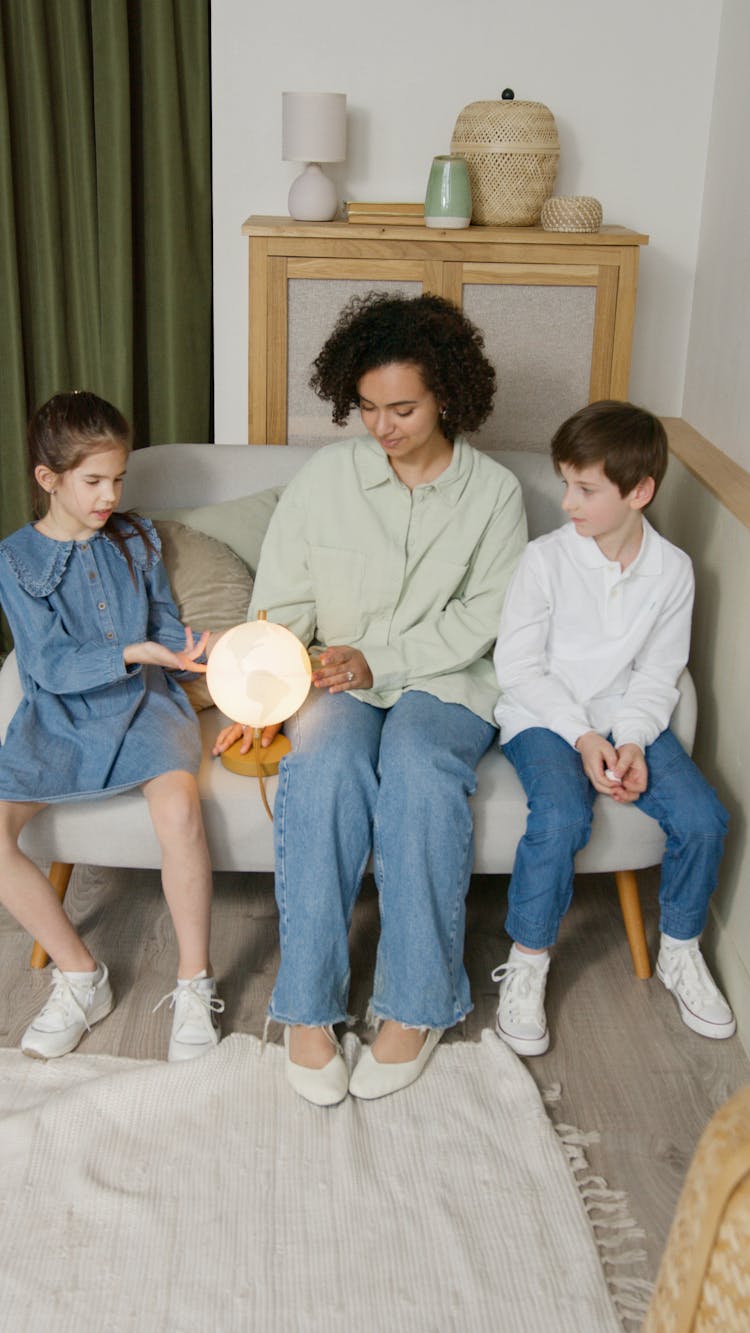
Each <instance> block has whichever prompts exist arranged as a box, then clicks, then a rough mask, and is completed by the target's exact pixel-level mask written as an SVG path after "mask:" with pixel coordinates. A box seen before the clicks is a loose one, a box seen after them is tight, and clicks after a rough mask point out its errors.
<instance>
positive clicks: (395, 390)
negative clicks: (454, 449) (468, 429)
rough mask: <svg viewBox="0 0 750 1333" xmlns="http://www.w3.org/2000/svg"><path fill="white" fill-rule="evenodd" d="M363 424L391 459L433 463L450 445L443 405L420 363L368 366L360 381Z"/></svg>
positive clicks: (394, 463) (395, 462) (399, 362)
mask: <svg viewBox="0 0 750 1333" xmlns="http://www.w3.org/2000/svg"><path fill="white" fill-rule="evenodd" d="M357 392H358V393H359V412H360V416H361V417H362V422H363V425H364V426H365V427H366V429H367V430H368V431H369V433H370V435H372V437H373V439H375V440H377V442H378V444H379V445H380V446H381V448H382V449H384V450H385V453H386V454H387V455H388V457H389V458H390V459H391V461H392V463H393V465H394V467H395V468H396V471H398V464H399V463H400V462H405V461H408V462H409V463H416V464H419V463H424V464H427V463H429V462H430V461H431V460H432V459H433V458H435V457H437V456H439V455H440V454H441V453H442V452H443V451H444V450H445V449H446V447H448V442H447V440H446V439H445V436H444V435H443V432H442V430H441V427H440V408H439V405H438V403H437V401H436V399H435V395H434V394H432V393H430V391H429V389H427V388H426V387H425V383H424V380H423V379H422V376H421V374H420V371H419V369H418V367H417V366H414V365H411V364H410V363H409V362H402V361H394V362H391V364H390V365H387V366H378V368H377V370H368V371H367V374H366V375H363V376H362V378H361V380H360V381H359V384H358V385H357Z"/></svg>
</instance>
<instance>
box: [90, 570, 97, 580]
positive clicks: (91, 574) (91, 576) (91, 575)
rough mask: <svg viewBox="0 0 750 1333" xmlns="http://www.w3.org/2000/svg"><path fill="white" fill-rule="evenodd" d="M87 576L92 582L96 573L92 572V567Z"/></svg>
mask: <svg viewBox="0 0 750 1333" xmlns="http://www.w3.org/2000/svg"><path fill="white" fill-rule="evenodd" d="M89 578H90V579H91V582H92V583H93V582H94V581H95V579H96V574H95V573H94V571H93V569H92V570H91V572H90V573H89Z"/></svg>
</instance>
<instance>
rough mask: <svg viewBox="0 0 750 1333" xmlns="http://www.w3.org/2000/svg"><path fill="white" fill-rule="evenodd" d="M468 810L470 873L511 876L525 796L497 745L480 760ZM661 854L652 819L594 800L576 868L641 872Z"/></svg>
mask: <svg viewBox="0 0 750 1333" xmlns="http://www.w3.org/2000/svg"><path fill="white" fill-rule="evenodd" d="M472 809H473V812H474V872H475V874H478V875H486V874H497V873H501V874H510V871H511V870H512V869H513V860H514V857H515V849H516V846H517V844H518V842H519V840H520V839H521V838H522V837H523V835H524V832H525V829H526V798H525V795H524V790H523V787H522V786H521V783H520V781H519V779H518V776H517V774H516V771H515V769H514V768H513V765H512V764H511V763H509V761H508V760H507V759H506V758H505V756H504V755H503V754H502V753H501V751H500V749H499V747H498V746H496V745H494V746H492V747H491V748H490V749H489V750H488V751H487V753H486V754H485V755H484V757H483V758H482V759H481V760H480V763H479V767H478V768H477V791H476V794H475V795H474V796H473V797H472ZM663 852H664V834H663V833H662V831H661V829H660V828H659V825H658V824H657V823H656V821H655V820H653V819H650V818H649V816H648V815H644V814H643V812H642V811H641V810H635V809H634V808H633V806H630V805H622V806H621V805H616V804H615V802H614V801H612V800H610V799H609V797H607V796H597V798H596V800H595V802H594V827H593V829H592V833H591V838H590V839H589V842H588V844H587V846H586V847H584V849H583V851H581V852H579V853H578V856H577V857H576V870H577V871H580V872H591V871H613V870H643V869H645V867H646V866H653V865H658V864H659V862H660V861H661V858H662V855H663Z"/></svg>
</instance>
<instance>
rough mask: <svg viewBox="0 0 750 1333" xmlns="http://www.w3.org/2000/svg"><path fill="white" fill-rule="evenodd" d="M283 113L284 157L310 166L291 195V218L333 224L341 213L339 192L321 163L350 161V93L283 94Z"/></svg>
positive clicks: (285, 159)
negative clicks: (347, 123) (348, 127)
mask: <svg viewBox="0 0 750 1333" xmlns="http://www.w3.org/2000/svg"><path fill="white" fill-rule="evenodd" d="M281 112H282V114H281V120H282V150H281V156H282V157H283V159H284V161H285V162H306V163H307V166H306V167H305V170H304V171H303V172H302V174H301V175H299V176H298V177H297V179H296V180H295V181H294V182H293V184H292V188H291V189H290V191H289V213H290V216H291V217H293V218H295V219H296V220H297V221H298V222H330V221H331V218H334V217H335V216H336V213H337V211H338V204H339V200H338V191H337V189H336V185H335V183H334V182H333V181H332V180H331V179H330V177H329V176H326V174H325V172H324V171H323V170H322V169H321V166H320V163H321V162H343V161H344V158H345V157H346V93H282V94H281Z"/></svg>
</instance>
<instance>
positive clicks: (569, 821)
mask: <svg viewBox="0 0 750 1333" xmlns="http://www.w3.org/2000/svg"><path fill="white" fill-rule="evenodd" d="M610 739H611V738H610ZM503 753H504V754H505V755H506V756H507V758H508V759H509V760H510V762H511V763H512V765H513V767H514V768H515V770H516V772H517V773H518V776H519V778H520V779H521V782H522V783H523V788H524V791H525V792H526V799H527V801H528V806H529V813H528V819H527V823H526V832H525V834H524V836H523V838H522V839H521V841H520V843H519V844H518V848H517V850H516V858H515V863H514V866H513V875H512V877H511V881H510V886H509V889H508V914H507V917H506V920H505V929H506V930H507V932H508V934H509V935H510V936H511V938H512V939H514V940H517V941H518V943H519V944H525V945H526V947H527V948H528V949H546V948H549V947H550V945H552V944H554V943H555V941H556V939H557V935H558V931H559V929H560V922H561V921H562V918H563V916H564V915H565V913H566V912H567V910H568V907H569V906H570V900H571V898H572V896H573V858H574V856H575V854H576V852H578V851H580V849H581V848H582V847H585V845H586V843H587V842H588V839H589V835H590V833H591V820H592V814H593V805H594V800H595V797H596V792H595V791H594V788H593V787H592V785H591V783H590V782H589V780H588V778H587V777H586V774H585V773H584V771H583V764H582V762H581V756H580V755H579V753H578V751H577V750H575V749H573V747H572V746H571V745H568V743H567V741H564V740H563V739H562V737H561V736H558V735H557V734H556V733H555V732H553V731H548V730H546V728H544V727H530V728H529V729H528V730H527V731H522V732H519V733H518V735H516V736H514V737H513V739H512V740H511V741H509V742H508V743H507V745H504V746H503ZM646 763H647V765H648V787H647V788H646V791H645V792H643V794H642V795H641V796H640V797H639V798H638V800H637V801H636V802H635V805H636V806H637V808H638V809H639V810H643V811H644V813H645V814H647V815H650V816H651V818H652V819H656V820H657V821H658V823H659V825H660V826H661V828H662V829H663V830H664V833H665V835H666V840H667V841H666V848H665V852H664V859H663V861H662V867H661V883H660V887H659V903H660V909H661V911H660V921H659V925H660V928H661V930H662V931H665V932H666V934H668V935H672V936H673V937H674V938H675V939H682V940H687V939H692V938H693V936H695V935H700V933H701V931H702V930H703V927H704V926H705V924H706V914H707V910H708V901H709V898H710V897H711V894H712V893H713V891H714V889H715V888H716V881H717V878H718V871H719V862H720V860H721V853H722V849H723V845H724V836H725V834H726V830H727V824H728V815H727V812H726V810H725V809H724V807H723V805H722V804H721V802H720V801H719V798H718V797H717V795H716V792H715V791H714V790H713V789H712V788H711V787H709V785H708V783H707V782H706V779H705V778H704V777H703V775H702V774H701V773H700V772H699V770H698V769H697V768H696V766H695V764H694V763H693V761H692V759H690V758H689V756H688V755H687V754H686V753H685V751H684V750H683V748H682V746H681V745H680V743H679V741H678V740H677V738H676V737H675V736H674V735H673V734H672V732H671V731H670V730H669V729H668V728H667V730H666V731H663V732H662V733H661V735H660V736H657V738H656V740H655V741H654V743H653V745H649V746H648V747H647V749H646ZM603 799H604V800H607V799H608V798H607V797H604V798H603ZM623 869H627V867H626V866H623Z"/></svg>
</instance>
